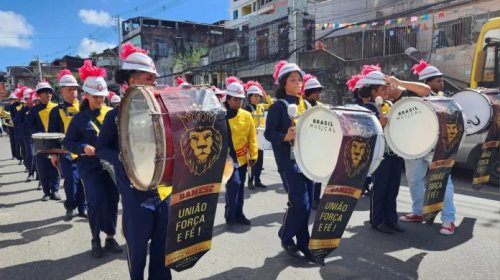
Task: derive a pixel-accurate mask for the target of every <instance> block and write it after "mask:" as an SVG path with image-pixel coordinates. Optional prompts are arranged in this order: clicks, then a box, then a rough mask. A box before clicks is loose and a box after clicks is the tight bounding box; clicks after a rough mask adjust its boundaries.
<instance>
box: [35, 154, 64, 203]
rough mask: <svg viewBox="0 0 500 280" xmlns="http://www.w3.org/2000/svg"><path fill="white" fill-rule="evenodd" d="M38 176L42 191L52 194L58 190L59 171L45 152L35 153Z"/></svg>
mask: <svg viewBox="0 0 500 280" xmlns="http://www.w3.org/2000/svg"><path fill="white" fill-rule="evenodd" d="M35 158H36V164H37V168H38V176H39V177H40V182H42V189H43V193H44V194H46V195H52V194H54V193H56V192H58V191H59V173H58V172H57V169H56V168H55V167H54V166H53V165H52V163H51V162H50V159H49V157H48V155H47V154H38V155H36V157H35Z"/></svg>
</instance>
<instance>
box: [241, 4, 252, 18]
mask: <svg viewBox="0 0 500 280" xmlns="http://www.w3.org/2000/svg"><path fill="white" fill-rule="evenodd" d="M251 13H252V5H246V6H243V8H241V15H242V16H246V15H249V14H251Z"/></svg>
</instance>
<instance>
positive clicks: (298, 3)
mask: <svg viewBox="0 0 500 280" xmlns="http://www.w3.org/2000/svg"><path fill="white" fill-rule="evenodd" d="M305 2H306V0H288V7H289V8H290V7H291V11H290V12H289V13H288V22H289V26H290V27H289V28H291V29H292V32H289V34H290V35H289V40H292V43H291V44H289V46H290V47H291V51H294V53H293V54H291V55H290V58H289V60H290V62H294V63H297V62H298V58H299V54H298V52H297V51H296V50H297V48H298V47H302V46H299V40H300V41H302V38H303V34H301V32H302V31H303V30H302V28H301V27H302V25H303V21H304V9H305ZM290 37H291V38H290Z"/></svg>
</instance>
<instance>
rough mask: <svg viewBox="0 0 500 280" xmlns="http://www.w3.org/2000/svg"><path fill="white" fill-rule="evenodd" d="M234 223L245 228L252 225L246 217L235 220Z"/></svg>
mask: <svg viewBox="0 0 500 280" xmlns="http://www.w3.org/2000/svg"><path fill="white" fill-rule="evenodd" d="M236 222H237V223H238V224H240V225H245V226H249V225H251V224H252V222H250V220H249V219H247V218H246V217H242V218H239V219H237V220H236Z"/></svg>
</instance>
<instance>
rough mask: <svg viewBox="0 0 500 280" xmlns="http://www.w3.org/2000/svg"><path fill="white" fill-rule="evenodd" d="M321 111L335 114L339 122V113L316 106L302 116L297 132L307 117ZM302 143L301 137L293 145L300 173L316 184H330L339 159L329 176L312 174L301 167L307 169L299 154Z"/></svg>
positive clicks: (296, 138) (336, 160)
mask: <svg viewBox="0 0 500 280" xmlns="http://www.w3.org/2000/svg"><path fill="white" fill-rule="evenodd" d="M320 110H321V111H324V112H327V113H329V114H333V115H334V116H335V118H337V120H338V119H339V117H338V115H337V113H336V112H335V111H333V110H330V109H328V108H326V107H323V106H315V107H313V108H311V109H308V110H306V111H305V112H304V114H302V116H301V117H300V118H299V120H298V123H297V125H296V128H295V129H296V130H297V131H299V130H300V127H302V126H303V125H304V119H305V117H307V116H308V115H310V114H313V113H314V112H316V111H320ZM297 135H298V134H297ZM342 135H343V133H342ZM300 142H301V140H300V138H299V137H295V144H294V145H293V152H294V154H295V162H297V165H298V167H299V169H300V171H302V173H304V175H305V176H306V177H307V178H309V179H311V180H313V181H315V182H328V181H329V180H330V178H331V177H332V174H333V172H334V171H335V168H336V167H337V162H338V157H337V158H336V159H334V160H335V164H334V165H333V169H332V172H331V173H330V174H329V175H326V176H318V175H316V174H313V173H311V172H310V170H309V169H307V168H305V170H304V168H301V166H303V167H305V166H306V165H305V164H304V162H303V161H302V158H301V157H299V154H300V152H299V146H300Z"/></svg>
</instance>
